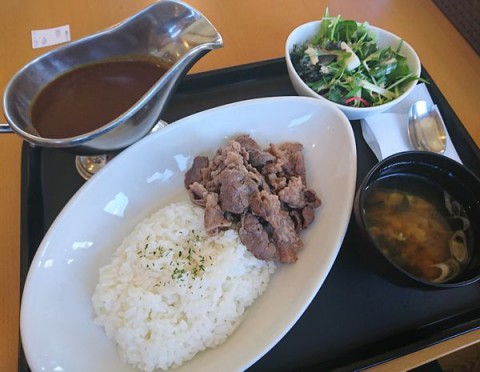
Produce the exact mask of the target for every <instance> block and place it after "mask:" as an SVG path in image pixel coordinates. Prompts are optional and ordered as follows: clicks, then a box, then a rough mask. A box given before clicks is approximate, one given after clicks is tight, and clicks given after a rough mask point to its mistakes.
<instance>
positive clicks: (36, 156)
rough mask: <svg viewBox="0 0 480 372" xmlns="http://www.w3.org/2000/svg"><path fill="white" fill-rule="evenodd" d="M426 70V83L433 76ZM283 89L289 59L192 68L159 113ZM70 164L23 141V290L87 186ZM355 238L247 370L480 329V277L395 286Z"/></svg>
mask: <svg viewBox="0 0 480 372" xmlns="http://www.w3.org/2000/svg"><path fill="white" fill-rule="evenodd" d="M423 76H424V77H425V78H427V79H429V80H430V78H429V76H428V74H427V73H423ZM428 89H429V91H430V94H431V96H432V99H433V100H434V102H435V103H437V104H438V106H439V108H440V111H441V113H442V116H443V118H444V120H445V124H446V126H447V128H448V131H449V133H450V136H451V138H452V141H453V143H454V144H455V146H456V149H457V152H458V153H459V156H460V157H461V159H462V161H463V163H464V164H465V165H466V166H467V167H469V168H470V169H471V170H472V171H473V172H474V173H476V174H477V175H480V151H479V149H478V147H477V146H476V145H475V143H474V141H473V140H472V139H471V138H470V136H469V135H468V133H467V131H466V130H465V128H464V127H463V125H462V124H461V123H460V121H459V119H458V118H457V116H456V115H455V113H454V112H453V111H452V109H451V108H450V106H449V105H448V103H447V101H446V100H445V98H444V97H443V96H442V94H441V93H440V92H439V90H438V89H437V88H436V86H435V84H434V83H431V84H429V85H428ZM281 95H295V91H294V90H293V88H292V85H291V84H290V81H289V79H288V76H287V71H286V65H285V62H284V60H283V59H276V60H271V61H265V62H260V63H254V64H249V65H242V66H237V67H233V68H227V69H222V70H217V71H212V72H207V73H201V74H195V75H190V76H188V77H187V78H186V79H185V80H184V82H182V84H180V85H179V87H178V89H177V91H176V93H175V94H174V95H173V97H172V99H171V101H170V103H169V106H168V109H167V110H166V112H165V114H164V115H163V119H164V120H166V121H167V122H172V121H174V120H176V119H179V118H181V117H185V116H187V115H190V114H192V113H195V112H198V111H201V110H204V109H207V108H210V107H214V106H219V105H222V104H226V103H230V102H235V101H239V100H244V99H250V98H258V97H267V96H281ZM352 127H353V130H354V133H355V139H356V146H357V153H358V169H357V186H358V184H359V183H360V181H361V180H362V178H363V177H364V176H365V174H366V173H367V172H368V170H369V169H370V168H371V167H372V166H373V165H374V164H375V163H376V158H375V156H374V155H373V153H372V152H371V150H370V148H369V147H368V146H367V144H366V143H365V141H364V140H363V137H362V133H361V128H360V123H359V122H355V121H353V122H352ZM74 161H75V158H74V156H73V155H71V154H67V153H65V152H62V151H59V150H51V149H44V148H32V147H30V146H29V145H26V144H24V146H23V149H22V200H21V202H22V203H21V285H22V288H23V284H24V280H25V277H26V274H27V271H28V267H29V265H30V262H31V260H32V258H33V256H34V254H35V250H36V249H37V247H38V245H39V244H40V242H41V240H42V238H43V236H44V234H45V233H46V231H47V229H48V227H49V226H50V225H51V223H52V222H53V220H54V219H55V217H56V216H57V214H58V213H59V212H60V210H61V209H62V208H63V206H64V205H65V204H66V202H67V201H68V200H69V198H70V197H71V196H72V195H73V194H74V193H75V192H76V191H77V189H78V188H79V187H80V186H81V185H82V184H83V183H84V181H83V180H82V179H81V178H80V176H79V175H78V174H77V172H76V169H75V163H74ZM126 176H127V175H126ZM358 244H362V241H361V240H360V238H359V237H358V236H357V235H356V233H355V232H354V229H353V225H352V221H350V226H349V228H348V231H347V234H346V237H345V240H344V242H343V245H342V248H341V250H340V253H339V255H338V258H337V260H336V262H335V264H334V266H333V268H332V270H331V272H330V274H329V275H328V277H327V279H326V281H325V283H324V284H323V286H322V288H321V290H320V291H319V292H318V294H317V296H316V297H315V299H314V300H313V302H312V303H311V304H310V306H309V307H308V309H307V310H306V311H305V313H304V314H303V316H302V317H301V318H300V320H299V321H298V322H297V323H296V325H295V326H294V327H293V328H292V329H291V330H290V332H288V334H287V335H286V336H285V337H284V338H283V339H282V340H281V341H280V342H279V343H278V344H277V345H276V346H275V347H274V348H273V349H272V350H271V351H270V352H268V353H267V354H266V355H265V356H264V357H263V358H262V359H261V360H259V361H258V362H257V363H256V364H255V365H253V366H252V367H251V368H250V370H251V371H265V370H275V371H288V370H299V369H302V370H309V369H311V370H316V371H318V370H333V369H339V370H356V369H362V368H365V367H369V366H373V365H376V364H378V363H381V362H384V361H387V360H390V359H393V358H396V357H399V356H402V355H406V354H409V353H411V352H414V351H416V350H419V349H421V348H424V347H427V346H430V345H433V344H435V343H438V342H440V341H444V340H446V339H449V338H451V337H454V336H457V335H460V334H462V333H465V332H468V331H471V330H473V329H477V328H479V327H480V283H477V284H473V285H470V286H467V287H465V288H458V289H448V290H441V291H422V290H416V289H408V288H401V287H397V286H394V285H393V284H391V283H389V282H387V281H386V280H384V279H382V278H381V277H379V276H377V275H376V274H374V273H373V272H372V271H371V270H370V268H369V267H368V266H367V265H366V264H365V263H364V262H363V261H362V260H361V258H360V257H359V256H357V253H356V250H355V246H356V245H358ZM285 306H288V304H285ZM252 342H254V340H252ZM19 359H20V363H19V369H20V370H21V371H27V370H28V366H27V363H26V361H25V358H24V356H23V354H22V350H21V349H20V358H19Z"/></svg>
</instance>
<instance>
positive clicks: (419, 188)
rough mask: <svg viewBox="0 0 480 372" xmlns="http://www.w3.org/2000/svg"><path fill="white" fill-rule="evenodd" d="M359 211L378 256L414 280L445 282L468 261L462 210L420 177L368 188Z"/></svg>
mask: <svg viewBox="0 0 480 372" xmlns="http://www.w3.org/2000/svg"><path fill="white" fill-rule="evenodd" d="M363 212H364V215H365V220H366V225H367V229H368V231H369V233H370V235H371V237H372V238H373V240H374V241H375V243H376V244H377V246H378V247H379V248H380V250H381V251H382V252H383V254H384V255H385V256H387V257H388V258H390V259H391V260H392V261H393V262H395V263H396V264H397V265H398V266H400V267H401V268H403V269H404V270H406V271H408V272H409V273H411V274H413V275H414V276H417V277H419V278H421V279H424V280H427V281H431V282H436V283H444V282H448V281H450V280H452V279H454V278H455V277H457V276H458V275H459V274H461V273H462V271H463V270H464V268H465V267H466V266H467V264H468V262H469V260H470V256H471V254H470V248H469V246H471V240H472V233H471V228H470V222H469V220H468V218H467V215H466V212H465V209H464V208H463V207H462V206H461V205H460V204H459V203H458V202H457V201H456V200H454V199H453V198H452V197H451V195H449V194H448V193H447V192H445V191H444V190H443V189H441V188H439V187H438V186H437V185H435V184H432V183H431V182H429V181H428V180H427V179H425V178H421V177H416V176H407V175H402V176H390V177H385V178H383V179H380V180H379V181H377V182H376V183H374V184H372V185H371V186H370V187H369V188H368V190H367V194H366V198H365V203H364V211H363Z"/></svg>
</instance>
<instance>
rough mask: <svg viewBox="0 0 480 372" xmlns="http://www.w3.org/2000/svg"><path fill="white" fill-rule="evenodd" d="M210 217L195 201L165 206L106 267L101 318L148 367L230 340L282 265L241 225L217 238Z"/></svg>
mask: <svg viewBox="0 0 480 372" xmlns="http://www.w3.org/2000/svg"><path fill="white" fill-rule="evenodd" d="M203 214H204V211H203V209H201V208H200V207H196V206H194V205H192V204H191V203H189V202H183V203H174V204H171V205H169V206H167V207H165V208H163V209H160V210H159V211H158V212H156V213H154V214H153V215H152V216H151V217H149V218H147V219H145V220H144V221H142V222H141V223H140V224H138V225H137V226H136V228H135V229H134V231H133V232H132V233H131V234H130V235H129V236H127V237H126V238H125V240H124V241H123V242H122V244H121V246H120V247H119V248H118V249H117V251H116V252H115V255H114V258H113V261H112V263H110V264H108V265H106V266H105V267H103V268H101V269H100V280H99V283H98V285H97V287H96V289H95V293H94V295H93V298H92V301H93V307H94V309H95V312H96V314H97V317H96V319H95V321H96V323H98V324H99V325H102V326H103V327H105V331H106V333H107V335H108V336H109V337H110V338H112V339H113V340H115V342H116V345H117V350H118V352H119V355H120V357H121V359H122V361H123V362H126V363H129V364H131V365H133V366H135V367H136V368H138V369H140V370H144V371H152V370H154V369H168V368H174V367H178V366H180V365H181V364H182V363H183V362H185V361H187V360H189V359H191V358H193V356H194V355H195V354H196V353H198V352H199V351H202V350H204V349H206V348H209V347H215V346H218V345H220V344H221V343H223V342H224V341H225V340H226V338H227V337H228V336H229V335H230V334H231V333H232V332H233V331H234V330H235V328H236V327H237V326H238V325H239V323H240V321H241V319H242V314H243V313H244V311H245V309H246V308H247V307H248V306H250V305H251V304H252V303H253V301H254V300H255V299H256V298H257V297H258V296H259V295H260V294H262V293H263V291H264V290H265V289H266V287H267V285H268V282H269V279H270V276H271V274H272V273H273V271H274V269H275V266H274V264H273V263H267V262H265V261H260V260H258V259H256V258H255V257H254V256H253V255H252V254H251V253H250V252H249V251H247V249H246V248H245V246H244V245H242V244H241V242H240V239H239V237H238V234H237V233H236V232H235V231H233V230H228V231H225V232H223V233H220V234H218V235H217V236H214V237H209V236H208V235H207V233H206V232H205V229H204V226H203Z"/></svg>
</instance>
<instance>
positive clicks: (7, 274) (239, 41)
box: [0, 0, 480, 371]
mask: <svg viewBox="0 0 480 372" xmlns="http://www.w3.org/2000/svg"><path fill="white" fill-rule="evenodd" d="M152 2H153V1H152V0H137V1H131V0H83V1H73V0H71V1H62V2H58V1H54V0H37V1H35V2H32V1H28V0H4V1H1V2H0V20H1V22H0V35H2V40H1V43H0V88H1V91H2V92H3V89H4V87H5V85H6V83H7V82H8V80H9V79H10V78H11V76H12V75H13V74H14V73H15V71H17V70H18V69H19V68H20V67H22V66H23V65H24V64H26V63H27V62H28V61H30V60H31V59H33V58H34V57H36V56H39V55H41V54H43V53H45V52H47V51H49V50H51V49H52V48H54V47H46V48H40V49H32V43H31V36H30V35H31V31H32V30H42V29H48V28H53V27H58V26H62V25H66V24H68V25H70V30H71V35H72V39H73V40H75V39H78V38H80V37H83V36H86V35H88V34H91V33H93V32H96V31H100V30H102V29H104V28H106V27H109V26H111V25H114V24H115V23H117V22H119V21H121V20H123V19H125V18H127V17H129V16H130V15H132V14H134V13H136V12H137V11H139V10H140V9H142V8H144V7H145V6H146V5H148V4H150V3H152ZM188 3H189V4H190V5H192V6H194V7H195V8H197V9H198V10H200V11H201V12H202V13H203V14H204V15H205V16H207V18H209V19H210V20H211V21H212V23H213V24H214V25H215V26H216V27H217V29H218V30H219V31H220V33H221V34H222V36H223V39H224V43H225V47H224V48H223V49H221V50H217V51H214V52H211V53H209V54H208V55H206V56H205V57H204V58H202V59H201V60H200V61H199V62H198V63H197V64H196V65H195V66H194V67H193V68H192V70H191V72H201V71H207V70H212V69H217V68H222V67H228V66H235V65H239V64H244V63H249V62H256V61H261V60H265V59H271V58H276V57H281V56H283V55H284V44H285V40H286V38H287V36H288V34H289V32H290V31H291V30H292V29H293V28H295V27H296V26H298V25H299V24H301V23H304V22H307V21H311V20H316V19H318V18H320V17H321V16H322V14H323V12H324V10H325V7H326V6H327V3H328V7H329V11H330V14H332V15H336V14H341V15H342V17H344V18H350V19H356V20H359V21H363V20H365V21H368V22H369V23H370V24H372V25H375V26H378V27H382V28H385V29H388V30H390V31H391V32H394V33H396V34H398V35H400V36H401V37H402V38H403V39H404V40H406V41H407V42H408V43H409V44H411V45H412V46H413V48H414V49H415V50H416V52H417V53H418V55H419V57H420V59H421V61H422V64H423V66H424V67H425V68H426V69H427V71H428V72H429V74H430V75H431V76H432V78H433V80H434V81H435V83H436V85H437V86H438V87H439V88H440V90H441V91H442V93H443V94H444V96H445V97H446V99H447V100H448V102H449V104H450V105H451V107H452V108H453V110H454V111H455V112H456V114H457V115H458V117H459V119H460V121H461V122H462V123H463V125H464V126H465V127H466V129H467V130H468V132H469V133H470V135H471V136H472V138H473V139H474V141H475V142H476V144H477V146H478V145H479V144H480V125H478V124H479V123H478V117H479V116H478V110H477V109H476V108H475V105H476V104H478V93H477V90H478V86H479V85H480V63H479V62H480V60H479V56H478V55H477V54H476V53H475V51H474V50H473V49H472V48H471V47H470V45H469V44H468V43H467V42H466V41H465V39H464V38H463V37H462V36H461V34H460V33H459V32H458V31H457V30H456V28H455V27H454V26H453V25H452V24H451V23H450V22H449V20H448V19H447V18H446V17H445V16H444V15H443V13H442V12H441V11H440V10H439V9H438V8H437V7H436V6H435V5H434V4H433V2H431V1H430V0H363V1H353V0H330V1H327V0H301V1H299V0H242V1H234V0H227V1H225V0H189V1H188ZM0 123H5V118H4V116H3V115H2V114H1V113H0ZM21 144H22V141H21V139H20V138H19V137H18V136H17V135H14V134H2V135H0V159H1V161H0V190H1V192H0V241H1V242H2V247H1V249H2V256H3V257H2V258H3V259H2V260H0V329H1V330H2V331H1V334H0V370H2V371H14V370H16V369H17V355H18V354H17V352H18V342H19V304H20V290H19V286H20V283H19V279H20V274H19V272H20V260H19V250H20V182H21V179H20V165H21ZM478 341H480V331H472V332H469V333H467V334H464V335H462V336H458V337H456V338H454V339H451V340H448V341H445V342H442V343H440V344H437V345H434V346H432V347H429V348H426V349H423V350H420V351H418V352H415V353H412V354H410V355H407V356H405V357H402V358H398V359H396V360H394V361H391V362H389V363H386V364H384V365H381V366H379V367H376V368H374V369H372V370H407V369H410V368H413V367H414V366H418V365H421V364H423V363H426V362H428V361H430V360H434V359H437V358H439V357H441V356H442V355H446V354H448V353H451V352H453V351H455V350H458V349H461V348H463V347H465V346H468V345H471V344H473V343H476V342H478Z"/></svg>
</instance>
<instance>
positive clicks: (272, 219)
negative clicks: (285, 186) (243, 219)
mask: <svg viewBox="0 0 480 372" xmlns="http://www.w3.org/2000/svg"><path fill="white" fill-rule="evenodd" d="M250 209H251V211H252V213H253V214H254V215H256V216H259V217H262V218H263V219H264V220H265V221H267V222H268V223H269V224H270V226H271V227H272V232H273V234H272V235H273V240H274V242H275V245H276V247H277V249H278V253H279V261H280V262H295V261H296V260H297V255H296V252H298V250H299V249H300V248H301V247H303V242H302V240H301V239H300V237H299V236H298V234H297V232H296V231H295V224H294V222H293V220H292V218H291V217H290V216H289V214H288V212H287V211H285V210H283V209H282V208H281V204H280V199H279V198H278V196H277V195H274V194H268V193H267V192H265V191H261V192H257V193H255V194H253V195H252V198H251V199H250Z"/></svg>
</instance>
